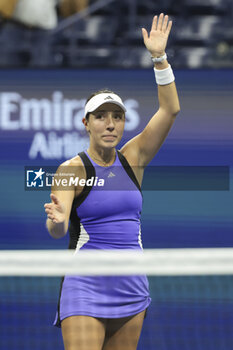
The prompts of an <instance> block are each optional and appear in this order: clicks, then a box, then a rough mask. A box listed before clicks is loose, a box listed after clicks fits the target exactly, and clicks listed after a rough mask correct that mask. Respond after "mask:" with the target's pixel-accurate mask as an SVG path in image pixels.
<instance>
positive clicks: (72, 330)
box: [61, 316, 106, 350]
mask: <svg viewBox="0 0 233 350" xmlns="http://www.w3.org/2000/svg"><path fill="white" fill-rule="evenodd" d="M61 329H62V337H63V342H64V347H65V350H90V349H92V350H101V349H102V346H103V342H104V338H105V329H106V327H105V320H104V319H98V318H94V317H89V316H70V317H67V318H65V319H64V320H63V321H62V323H61Z"/></svg>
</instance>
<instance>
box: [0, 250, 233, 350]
mask: <svg viewBox="0 0 233 350" xmlns="http://www.w3.org/2000/svg"><path fill="white" fill-rule="evenodd" d="M65 274H66V275H75V274H77V275H96V276H98V275H100V276H103V275H109V276H117V275H121V276H122V275H135V274H146V275H147V276H148V279H149V285H150V295H151V298H152V303H151V305H150V306H149V308H148V313H147V317H146V318H145V321H144V326H143V331H142V335H141V338H140V341H139V345H138V350H142V349H143V350H144V349H147V350H150V349H157V350H167V349H168V350H178V349H179V350H181V349H182V350H186V349H187V350H225V349H226V350H232V349H233V336H232V330H233V249H232V248H219V249H218V248H209V249H205V248H201V249H158V250H157V249H152V250H149V249H148V250H147V249H145V250H144V252H143V254H138V253H135V252H133V251H96V250H95V251H80V252H79V253H78V254H77V255H76V256H74V255H73V252H71V251H65V250H62V251H56V250H52V251H49V250H41V251H37V250H32V251H29V250H28V251H19V250H17V251H1V254H0V311H1V317H0V320H1V321H0V322H1V325H0V330H1V331H0V349H4V350H21V349H22V350H29V349H30V350H31V349H34V350H42V349H43V350H46V349H57V350H59V349H63V343H62V338H61V334H60V331H59V329H57V328H55V327H52V323H53V321H54V315H55V312H56V309H57V300H58V297H59V289H60V282H61V276H63V275H65ZM119 350H120V349H119Z"/></svg>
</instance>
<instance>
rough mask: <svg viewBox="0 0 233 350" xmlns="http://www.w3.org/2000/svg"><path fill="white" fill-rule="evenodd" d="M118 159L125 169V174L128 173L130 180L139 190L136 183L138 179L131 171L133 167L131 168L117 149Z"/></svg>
mask: <svg viewBox="0 0 233 350" xmlns="http://www.w3.org/2000/svg"><path fill="white" fill-rule="evenodd" d="M117 154H118V157H119V160H120V162H121V164H122V166H123V168H124V169H125V171H126V172H127V174H128V175H129V177H130V178H131V180H132V181H133V183H134V184H135V185H136V186H137V188H138V189H139V191H140V192H141V187H140V185H139V183H138V180H137V178H136V176H135V174H134V172H133V169H132V168H131V166H130V165H129V163H128V161H127V159H126V158H125V157H124V156H123V154H122V153H120V152H119V151H117Z"/></svg>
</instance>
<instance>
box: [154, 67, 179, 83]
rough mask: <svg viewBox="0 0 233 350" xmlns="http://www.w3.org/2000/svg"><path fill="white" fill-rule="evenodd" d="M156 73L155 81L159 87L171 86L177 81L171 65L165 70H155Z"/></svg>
mask: <svg viewBox="0 0 233 350" xmlns="http://www.w3.org/2000/svg"><path fill="white" fill-rule="evenodd" d="M154 72H155V80H156V83H157V84H158V85H167V84H171V83H172V82H173V81H174V80H175V77H174V74H173V70H172V68H171V65H170V64H169V66H168V67H167V68H165V69H156V68H154Z"/></svg>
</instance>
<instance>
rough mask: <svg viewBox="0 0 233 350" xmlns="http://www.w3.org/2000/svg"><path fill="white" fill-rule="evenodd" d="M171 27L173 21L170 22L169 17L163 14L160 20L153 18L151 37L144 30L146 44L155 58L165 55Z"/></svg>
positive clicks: (156, 17)
mask: <svg viewBox="0 0 233 350" xmlns="http://www.w3.org/2000/svg"><path fill="white" fill-rule="evenodd" d="M171 27H172V21H168V16H167V15H166V16H164V14H163V13H161V14H160V15H159V18H158V16H155V17H154V18H153V21H152V26H151V31H150V35H148V32H147V30H146V29H145V28H142V35H143V40H144V44H145V46H146V48H147V50H148V51H149V52H150V53H151V55H152V56H153V57H159V56H162V55H163V54H164V53H165V49H166V46H167V40H168V37H169V34H170V31H171Z"/></svg>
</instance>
